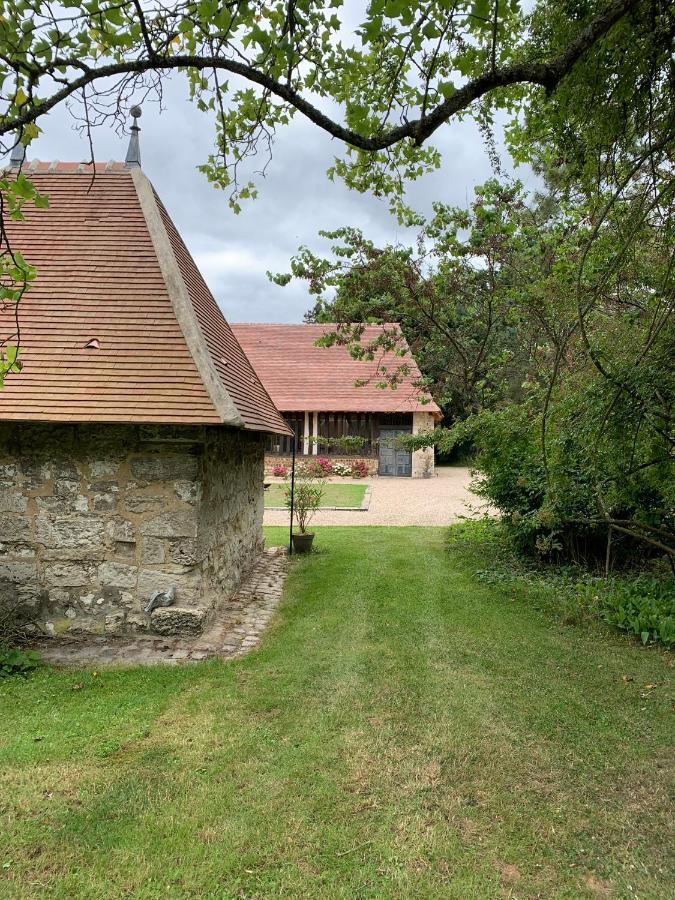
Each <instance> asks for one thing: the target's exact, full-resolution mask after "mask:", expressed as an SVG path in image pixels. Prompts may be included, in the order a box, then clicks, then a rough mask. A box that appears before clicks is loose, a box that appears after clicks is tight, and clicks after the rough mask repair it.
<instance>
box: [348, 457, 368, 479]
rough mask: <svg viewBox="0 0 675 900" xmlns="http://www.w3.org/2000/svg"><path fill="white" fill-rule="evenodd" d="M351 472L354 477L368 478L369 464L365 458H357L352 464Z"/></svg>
mask: <svg viewBox="0 0 675 900" xmlns="http://www.w3.org/2000/svg"><path fill="white" fill-rule="evenodd" d="M351 474H352V475H353V476H354V478H366V477H367V476H368V465H367V463H366V462H365V460H363V459H355V460H354V462H353V463H352V465H351Z"/></svg>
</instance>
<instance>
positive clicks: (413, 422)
mask: <svg viewBox="0 0 675 900" xmlns="http://www.w3.org/2000/svg"><path fill="white" fill-rule="evenodd" d="M283 416H284V418H285V420H286V422H287V423H288V424H289V425H290V427H291V428H292V429H293V432H294V434H295V440H296V442H297V443H296V452H297V455H298V459H299V460H308V459H312V458H319V457H325V458H327V459H329V460H331V462H344V463H345V464H346V465H349V462H350V461H352V462H353V461H354V460H355V459H360V460H363V461H364V462H365V463H366V466H367V468H368V474H369V475H380V476H389V477H399V478H430V477H431V476H432V475H433V474H434V453H433V449H431V448H427V449H424V450H416V451H414V452H412V453H411V452H410V451H408V450H402V449H400V448H399V447H398V446H397V438H398V437H399V436H400V435H403V434H417V433H419V432H420V431H427V430H431V429H433V427H434V417H433V413H431V412H404V413H385V412H322V411H320V410H299V411H295V412H284V413H283ZM292 453H293V438H292V437H291V436H289V435H271V436H270V438H269V439H268V442H267V447H266V456H265V470H266V472H267V473H268V474H271V473H272V470H273V469H274V467H275V466H279V465H286V466H288V465H290V462H291V457H292Z"/></svg>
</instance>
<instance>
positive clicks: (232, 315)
mask: <svg viewBox="0 0 675 900" xmlns="http://www.w3.org/2000/svg"><path fill="white" fill-rule="evenodd" d="M164 105H165V107H166V108H165V109H164V110H163V111H162V112H161V113H160V109H159V106H158V105H157V104H156V103H146V104H145V105H144V108H143V116H142V118H141V120H140V125H141V128H142V130H141V136H140V138H141V154H142V161H143V170H144V171H145V173H146V175H147V176H148V177H149V178H150V180H151V181H152V182H153V184H154V185H155V188H156V189H157V191H158V193H159V195H160V196H161V198H162V200H163V202H164V204H165V205H166V207H167V209H168V210H169V212H170V214H171V216H172V218H173V219H174V221H175V223H176V225H177V226H178V228H179V230H180V232H181V234H182V236H183V239H184V240H185V242H186V244H187V245H188V247H189V249H190V251H191V253H192V254H193V256H194V258H195V260H196V261H197V264H198V265H199V267H200V269H201V271H202V273H203V274H204V277H205V278H206V280H207V282H208V284H209V286H210V288H211V290H212V292H213V294H214V296H215V297H216V300H217V301H218V302H219V304H220V306H221V308H222V309H223V312H224V313H225V317H226V318H227V319H229V320H230V321H231V322H244V321H246V322H299V321H301V320H302V316H303V314H304V312H305V311H306V310H307V309H308V308H309V306H311V301H310V298H309V296H308V294H307V292H306V290H305V288H304V286H303V285H302V284H291V285H289V286H288V287H285V288H280V287H277V286H276V285H274V284H271V283H270V282H269V281H268V279H267V277H266V275H265V272H266V271H267V270H268V269H269V270H272V271H274V272H277V271H286V270H287V269H288V263H289V260H290V257H291V256H292V255H293V253H294V252H295V250H296V249H297V247H298V245H299V244H307V245H309V246H310V247H312V249H322V248H323V249H327V246H328V245H327V243H326V242H325V241H322V240H321V239H319V238H318V236H317V232H318V230H319V229H320V228H328V229H332V228H337V227H339V226H341V225H353V226H358V227H360V228H362V229H363V230H364V232H365V233H366V235H367V236H368V237H370V238H371V239H373V240H375V241H382V242H384V241H394V240H401V241H406V240H408V241H412V240H413V239H414V232H407V231H406V229H403V228H401V227H400V226H398V224H397V222H396V220H395V219H394V218H393V217H392V216H390V214H389V211H388V208H387V204H386V202H383V201H378V200H376V199H375V198H373V197H371V196H368V195H363V194H358V193H355V192H354V191H350V190H348V189H347V188H346V187H345V186H344V184H343V183H342V182H340V181H335V182H331V181H329V180H328V178H327V177H326V174H325V173H326V169H327V168H328V167H329V166H330V165H331V164H332V161H333V158H334V156H336V155H338V154H340V153H341V150H342V148H341V146H340V145H339V144H338V143H336V142H335V141H333V140H332V139H331V138H330V137H329V136H328V135H326V134H324V133H323V132H321V131H319V130H318V129H317V128H316V127H315V126H313V125H311V124H310V123H308V122H306V121H305V120H302V119H301V118H297V119H296V120H294V121H293V122H292V123H291V125H290V126H288V127H287V128H285V129H281V130H280V131H279V133H278V137H277V140H276V144H275V149H274V158H273V160H272V162H271V164H270V166H269V168H268V170H267V175H266V177H265V178H264V179H263V178H259V179H258V187H259V197H258V199H257V200H255V201H245V202H244V204H243V209H242V212H241V213H240V214H239V215H235V214H234V213H233V212H232V211H231V210H230V208H229V206H228V204H227V195H226V193H225V192H223V191H221V190H217V189H215V188H214V187H213V186H212V185H210V184H209V183H208V182H207V180H206V178H205V177H204V176H203V175H202V174H201V173H200V172H198V171H197V166H198V165H199V164H200V163H203V162H205V160H206V158H207V156H208V154H209V152H210V150H211V147H212V142H213V122H212V121H211V120H210V119H209V118H208V117H207V116H206V115H204V114H203V113H200V112H199V111H198V110H197V109H196V108H195V107H194V106H193V104H191V103H190V101H189V100H188V99H187V94H186V91H185V89H184V87H183V84H182V82H181V81H180V79H179V78H174V80H173V81H172V82H171V83H170V84H168V85H167V89H166V91H165V96H164ZM74 124H75V123H74V121H73V119H72V118H71V117H70V115H69V114H68V112H67V111H66V110H65V108H61V109H58V110H56V111H54V112H53V113H51V114H50V115H49V116H47V117H46V118H45V119H43V120H42V121H41V125H42V128H43V129H44V134H43V135H41V136H40V138H39V139H38V140H37V141H36V142H34V143H33V144H32V145H31V148H30V152H29V159H35V158H37V159H41V160H55V159H59V160H62V161H80V160H86V159H88V158H89V150H88V145H87V142H86V138H85V137H84V136H83V135H81V134H79V133H78V132H77V131H76V130H75V128H74ZM127 142H128V138H127V137H126V136H120V135H117V134H116V133H115V132H114V131H113V130H111V129H107V128H106V127H99V128H98V129H96V130H95V131H94V148H95V153H96V159H97V160H100V161H103V162H105V161H107V160H108V159H117V160H123V159H124V156H125V153H126V147H127ZM436 144H437V146H438V147H439V148H440V149H441V152H442V154H443V164H442V167H441V169H440V170H439V171H438V172H435V173H433V174H431V175H428V176H426V177H424V178H423V179H421V180H419V181H418V182H415V183H414V184H412V185H411V186H410V188H409V194H408V197H409V200H410V201H411V203H412V205H413V206H414V208H415V209H417V210H419V211H420V212H422V213H427V212H429V211H430V208H431V203H432V201H433V200H442V201H444V202H447V203H452V204H457V205H467V204H468V202H469V201H470V199H471V196H472V193H473V188H474V186H475V185H476V184H479V183H480V182H482V181H484V180H485V179H486V178H487V177H489V176H490V174H491V167H490V163H489V160H488V157H487V154H486V152H485V148H484V145H483V141H482V138H481V137H480V135H479V133H478V130H477V128H476V127H475V125H474V124H473V123H472V122H469V121H466V122H455V123H452V124H451V125H446V126H444V127H443V128H442V129H441V130H440V131H439V132H437V141H436ZM261 164H262V161H261ZM519 174H521V175H522V173H519Z"/></svg>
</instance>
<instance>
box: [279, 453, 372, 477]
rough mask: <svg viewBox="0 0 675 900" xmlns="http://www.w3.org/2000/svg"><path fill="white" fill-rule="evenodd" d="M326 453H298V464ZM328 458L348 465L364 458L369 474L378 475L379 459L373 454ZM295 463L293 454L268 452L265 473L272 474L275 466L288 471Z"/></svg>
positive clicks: (310, 460) (313, 459)
mask: <svg viewBox="0 0 675 900" xmlns="http://www.w3.org/2000/svg"><path fill="white" fill-rule="evenodd" d="M323 455H324V454H322V453H319V454H317V456H312V455H311V454H308V455H307V456H305V455H304V454H301V453H298V455H297V457H296V466H301V465H302V464H303V463H306V462H316V460H317V459H318V458H319V457H320V456H323ZM326 459H329V460H330V461H331V462H332V463H336V462H339V463H344V465H346V466H351V465H352V464H353V463H354V462H355V461H356V460H357V459H360V460H363V462H364V463H365V464H366V466H367V467H368V474H369V475H377V467H378V460H377V459H376V458H375V457H372V456H327V455H326ZM292 464H293V457H292V456H282V455H280V454H272V453H267V454H266V455H265V475H272V470H273V469H274V467H275V466H286V468H287V469H288V471H289V472H290V471H291V465H292Z"/></svg>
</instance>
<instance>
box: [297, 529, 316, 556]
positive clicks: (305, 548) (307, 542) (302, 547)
mask: <svg viewBox="0 0 675 900" xmlns="http://www.w3.org/2000/svg"><path fill="white" fill-rule="evenodd" d="M313 540H314V532H309V531H305V532H304V534H300V533H297V534H296V533H294V534H293V552H294V553H309V552H310V550H311V549H312V541H313Z"/></svg>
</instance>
